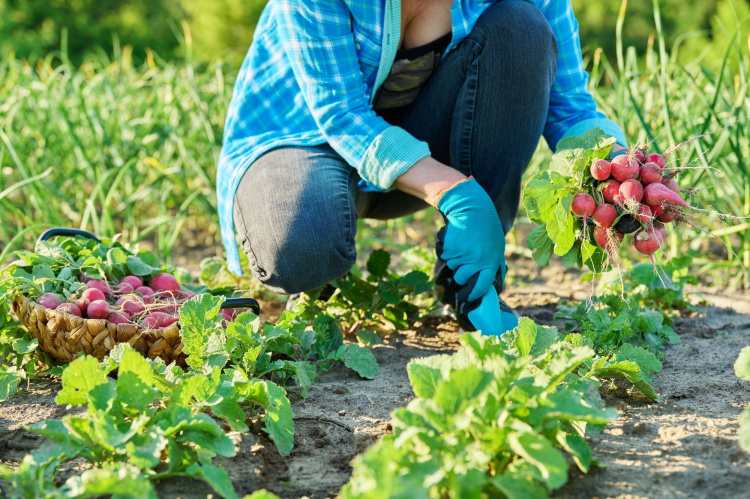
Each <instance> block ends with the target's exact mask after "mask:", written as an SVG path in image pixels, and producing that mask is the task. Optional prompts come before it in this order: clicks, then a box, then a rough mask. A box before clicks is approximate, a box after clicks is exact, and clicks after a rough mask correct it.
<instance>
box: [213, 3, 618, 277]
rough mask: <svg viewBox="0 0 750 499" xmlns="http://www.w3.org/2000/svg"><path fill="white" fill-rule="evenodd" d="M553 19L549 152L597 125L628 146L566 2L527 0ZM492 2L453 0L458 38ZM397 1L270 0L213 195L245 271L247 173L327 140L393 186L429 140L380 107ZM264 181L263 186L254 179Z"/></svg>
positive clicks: (363, 172) (231, 249) (244, 73)
mask: <svg viewBox="0 0 750 499" xmlns="http://www.w3.org/2000/svg"><path fill="white" fill-rule="evenodd" d="M529 1H530V2H531V3H532V4H534V5H536V6H537V7H538V8H539V9H540V10H541V12H542V13H543V14H544V17H545V18H546V19H547V21H548V22H549V23H550V26H551V27H552V30H553V33H554V34H555V37H556V38H557V46H558V52H559V59H558V63H557V74H556V77H555V81H554V83H553V86H552V91H551V94H550V103H549V112H548V116H547V123H546V126H545V129H544V138H545V139H546V140H547V143H548V144H549V146H550V148H551V149H553V150H554V149H555V146H556V145H557V143H558V141H559V140H560V139H561V138H563V137H566V136H569V135H578V134H581V133H583V132H585V131H586V130H588V129H590V128H594V127H599V128H601V129H602V130H604V131H605V132H606V133H609V134H610V135H612V136H614V137H615V138H616V139H617V141H618V142H619V143H620V144H622V145H626V141H625V137H624V135H623V133H622V131H621V130H620V128H619V127H618V126H617V125H616V124H615V123H613V122H612V121H610V120H608V119H606V118H605V117H604V115H603V114H602V113H600V112H598V111H597V110H596V104H595V103H594V99H593V98H592V97H591V95H590V94H589V93H588V91H587V90H586V84H587V82H588V75H587V74H586V72H585V70H584V68H583V62H582V60H581V48H580V42H579V39H578V22H577V21H576V19H575V16H574V15H573V10H572V7H571V5H570V0H529ZM492 3H494V1H493V0H454V2H453V6H452V11H451V14H452V20H453V39H452V41H451V43H450V45H449V46H448V48H447V49H446V51H445V53H446V54H447V53H448V52H449V51H450V50H451V48H452V47H454V46H455V45H457V44H459V43H461V40H463V39H464V38H465V37H466V35H468V34H469V33H470V32H471V30H472V28H473V27H474V24H475V23H476V21H477V19H478V18H479V16H480V15H481V14H482V12H484V10H485V9H486V8H487V7H489V6H490V5H491V4H492ZM400 24H401V3H400V0H269V2H268V5H267V6H266V8H265V10H264V11H263V14H262V15H261V18H260V20H259V22H258V27H257V29H256V31H255V36H254V38H253V42H252V45H251V46H250V50H249V52H248V54H247V57H246V58H245V61H244V62H243V64H242V68H241V69H240V73H239V75H238V77H237V81H236V83H235V87H234V94H233V96H232V102H231V104H230V106H229V111H228V114H227V120H226V128H225V130H224V147H223V148H222V151H221V155H220V157H219V166H218V178H217V194H218V209H219V220H220V223H221V234H222V239H223V243H224V246H225V248H226V251H227V260H228V263H229V269H230V270H231V271H232V272H235V273H237V274H241V272H242V271H241V269H240V262H239V253H238V251H237V244H236V241H235V230H234V220H233V204H234V195H235V192H236V190H237V186H238V185H239V183H240V180H241V179H242V175H243V174H244V173H245V171H246V170H247V168H248V167H249V166H250V165H251V164H252V163H253V162H254V161H255V160H256V159H257V158H258V157H259V156H261V155H262V154H263V153H265V152H267V151H269V150H271V149H273V148H276V147H279V146H312V145H319V144H323V143H326V142H327V143H329V144H330V145H331V147H333V149H334V150H335V151H336V152H337V153H338V154H340V155H341V157H342V158H344V160H346V161H347V162H348V163H349V164H350V165H352V166H353V167H354V168H356V169H357V171H358V172H359V174H360V176H361V177H362V179H363V180H365V181H366V182H367V183H368V184H370V185H371V186H375V187H376V188H379V189H384V190H385V189H389V188H391V184H393V181H394V180H395V179H396V178H397V177H398V176H399V175H401V174H402V173H404V172H405V171H406V170H407V169H409V167H411V166H412V165H413V164H414V163H415V162H417V161H418V160H420V159H422V158H423V157H425V156H429V155H430V150H429V147H428V146H427V144H426V143H424V142H421V141H419V140H417V139H415V138H414V137H413V136H411V135H410V134H409V133H407V132H406V131H405V130H403V129H402V128H399V127H396V126H392V125H390V124H388V123H387V122H386V121H385V120H383V119H382V118H380V117H379V116H377V115H376V114H375V112H374V111H373V109H372V101H373V98H374V96H375V92H376V91H377V89H378V88H379V87H380V85H381V84H382V83H383V81H384V80H385V79H386V77H387V76H388V74H389V73H390V70H391V65H392V64H393V61H394V58H395V54H396V50H397V48H398V42H399V37H400V32H401V31H400ZM258 188H261V189H262V188H263V186H258Z"/></svg>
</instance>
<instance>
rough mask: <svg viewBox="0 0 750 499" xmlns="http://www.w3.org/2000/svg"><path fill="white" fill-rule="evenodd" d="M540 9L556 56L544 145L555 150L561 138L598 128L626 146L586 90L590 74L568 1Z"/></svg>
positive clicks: (548, 3) (553, 1)
mask: <svg viewBox="0 0 750 499" xmlns="http://www.w3.org/2000/svg"><path fill="white" fill-rule="evenodd" d="M539 8H540V10H541V11H542V13H543V14H544V17H545V18H546V19H547V22H549V24H550V26H551V27H552V32H553V33H554V35H555V38H556V39H557V49H558V53H559V58H558V61H557V73H556V75H555V80H554V82H553V84H552V89H551V92H550V102H549V111H548V114H547V122H546V125H545V128H544V138H545V140H546V141H547V144H548V145H549V146H550V148H551V149H552V150H555V148H556V147H557V143H558V142H559V141H560V139H562V138H564V137H570V136H573V135H580V134H583V133H584V132H586V131H587V130H590V129H592V128H600V129H602V130H603V131H604V132H605V133H607V134H609V135H611V136H613V137H614V138H615V139H616V140H617V142H618V143H619V144H621V145H622V146H624V147H627V139H626V138H625V134H624V133H623V131H622V129H621V128H620V127H619V126H618V125H617V124H616V123H615V122H614V121H612V120H609V119H607V118H606V117H605V116H604V114H603V113H601V112H599V111H597V109H596V102H595V101H594V98H593V97H592V96H591V93H590V92H589V91H588V89H587V88H586V86H587V84H588V81H589V75H588V73H586V70H585V69H584V67H583V60H582V57H581V42H580V39H579V36H578V21H577V20H576V18H575V15H574V13H573V7H572V6H571V3H570V0H545V1H543V2H541V4H540V6H539Z"/></svg>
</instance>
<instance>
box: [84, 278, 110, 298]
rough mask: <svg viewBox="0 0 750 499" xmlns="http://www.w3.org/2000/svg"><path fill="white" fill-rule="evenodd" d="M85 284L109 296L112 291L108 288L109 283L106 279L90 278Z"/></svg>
mask: <svg viewBox="0 0 750 499" xmlns="http://www.w3.org/2000/svg"><path fill="white" fill-rule="evenodd" d="M86 286H88V287H89V288H94V289H98V290H99V291H101V292H102V293H104V296H109V295H110V294H111V293H112V290H111V289H110V288H109V284H107V281H101V280H99V279H91V280H90V281H89V282H87V283H86Z"/></svg>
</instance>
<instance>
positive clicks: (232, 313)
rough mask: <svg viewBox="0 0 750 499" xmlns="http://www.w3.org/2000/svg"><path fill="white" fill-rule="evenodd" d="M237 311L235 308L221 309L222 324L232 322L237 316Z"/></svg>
mask: <svg viewBox="0 0 750 499" xmlns="http://www.w3.org/2000/svg"><path fill="white" fill-rule="evenodd" d="M239 312H240V311H239V310H238V309H236V308H223V309H221V316H222V317H223V318H224V321H223V322H232V321H234V319H235V318H236V317H237V316H238V315H239Z"/></svg>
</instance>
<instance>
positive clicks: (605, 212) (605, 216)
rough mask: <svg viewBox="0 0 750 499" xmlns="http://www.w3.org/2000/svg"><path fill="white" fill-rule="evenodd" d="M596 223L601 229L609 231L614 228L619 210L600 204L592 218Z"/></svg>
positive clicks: (606, 204) (609, 205) (607, 204)
mask: <svg viewBox="0 0 750 499" xmlns="http://www.w3.org/2000/svg"><path fill="white" fill-rule="evenodd" d="M591 218H592V219H593V220H594V223H595V224H596V225H598V226H599V227H604V228H605V229H608V228H610V227H612V224H613V223H615V220H616V219H617V209H616V208H615V207H614V206H612V205H611V204H609V203H604V204H600V205H599V206H597V207H596V209H595V210H594V214H593V215H592V216H591Z"/></svg>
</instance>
